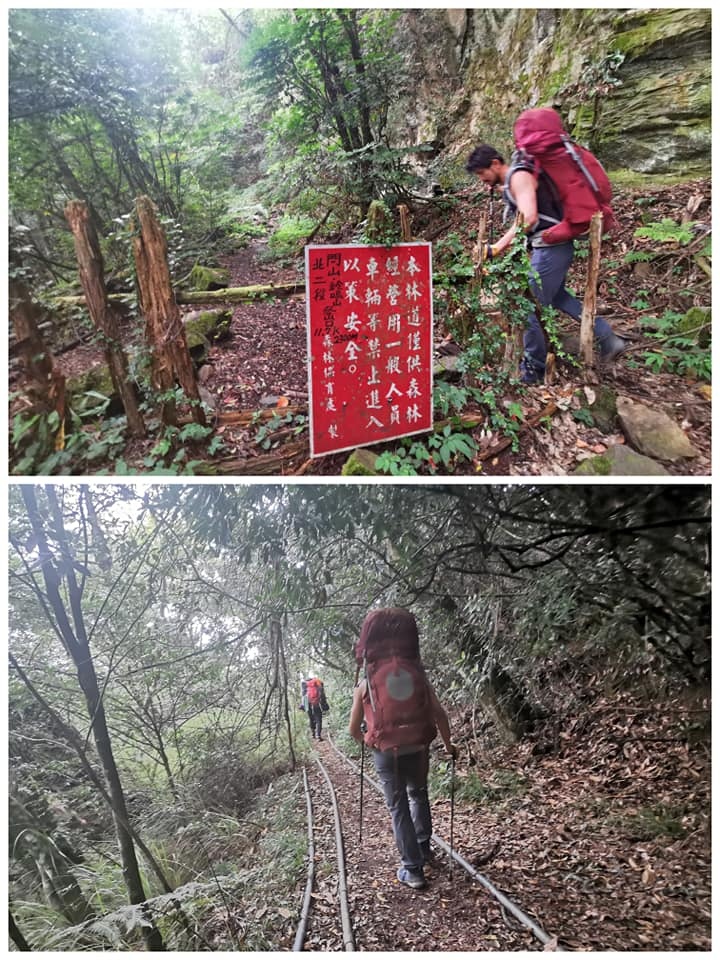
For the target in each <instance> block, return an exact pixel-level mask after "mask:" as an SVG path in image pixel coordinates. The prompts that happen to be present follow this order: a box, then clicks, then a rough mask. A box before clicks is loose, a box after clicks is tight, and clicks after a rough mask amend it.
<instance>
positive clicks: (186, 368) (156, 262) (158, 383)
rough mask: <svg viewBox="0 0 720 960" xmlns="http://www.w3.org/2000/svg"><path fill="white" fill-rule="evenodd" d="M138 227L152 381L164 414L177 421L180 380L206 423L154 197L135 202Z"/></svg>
mask: <svg viewBox="0 0 720 960" xmlns="http://www.w3.org/2000/svg"><path fill="white" fill-rule="evenodd" d="M135 212H136V216H137V219H138V224H139V230H138V233H137V236H136V237H135V239H134V241H133V247H134V253H135V264H136V267H137V278H138V286H139V288H140V305H141V309H142V312H143V314H144V315H145V340H146V342H147V345H148V347H149V349H150V354H151V374H150V376H151V382H152V386H153V389H154V390H156V391H157V392H158V393H159V394H160V395H161V404H162V418H163V422H164V423H166V424H176V423H177V410H176V405H175V401H174V399H172V392H173V390H174V389H175V384H176V382H177V384H179V386H180V387H181V388H182V389H183V391H184V392H185V395H186V397H188V399H189V400H190V403H191V409H192V417H193V420H195V422H196V423H201V424H204V423H205V414H204V412H203V408H202V405H201V402H200V394H199V392H198V386H197V381H196V379H195V370H194V368H193V364H192V360H191V358H190V353H189V351H188V346H187V339H186V337H185V328H184V326H183V323H182V319H181V317H180V310H179V309H178V305H177V302H176V300H175V294H174V293H173V289H172V283H171V280H170V268H169V267H168V262H167V241H166V239H165V232H164V231H163V228H162V226H161V225H160V222H159V220H158V217H157V210H156V208H155V204H154V203H153V202H152V200H151V199H150V198H149V197H139V198H138V199H137V200H136V201H135Z"/></svg>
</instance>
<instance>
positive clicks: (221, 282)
mask: <svg viewBox="0 0 720 960" xmlns="http://www.w3.org/2000/svg"><path fill="white" fill-rule="evenodd" d="M229 285H230V271H229V270H227V269H226V268H225V267H204V266H202V264H200V263H196V264H195V266H194V267H193V268H192V270H191V271H190V288H191V289H192V290H223V289H224V288H225V287H227V286H229Z"/></svg>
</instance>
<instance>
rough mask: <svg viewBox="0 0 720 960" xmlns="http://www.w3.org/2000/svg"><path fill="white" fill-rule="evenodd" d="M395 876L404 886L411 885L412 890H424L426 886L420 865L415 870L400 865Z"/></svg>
mask: <svg viewBox="0 0 720 960" xmlns="http://www.w3.org/2000/svg"><path fill="white" fill-rule="evenodd" d="M397 878H398V880H399V881H400V883H404V884H405V886H406V887H412V889H413V890H424V889H425V887H426V886H427V880H426V879H425V874H424V873H423V869H422V867H419V868H418V869H417V870H408V869H407V867H400V869H399V870H398V872H397Z"/></svg>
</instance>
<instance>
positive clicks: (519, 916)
mask: <svg viewBox="0 0 720 960" xmlns="http://www.w3.org/2000/svg"><path fill="white" fill-rule="evenodd" d="M328 742H329V743H330V746H331V747H332V748H333V750H334V751H335V752H336V753H337V754H339V756H340V757H341V758H342V759H343V760H344V761H345V762H346V763H349V764H350V766H351V767H353V768H354V769H355V770H357V769H358V766H357V764H356V763H355V762H354V761H353V760H351V759H350V757H348V756H346V755H345V754H344V753H343V752H342V750H340V748H339V747H337V746H336V745H335V742H334V741H333V739H332V738H331V737H328ZM365 777H366V779H367V781H368V783H371V784H372V785H373V787H375V789H376V790H377V791H378V792H379V793H383V789H382V787H381V786H380V784H379V783H378V782H377V781H376V780H373V778H372V777H368V775H367V774H365ZM430 839H431V840H434V841H435V843H436V844H437V845H438V846H439V847H441V849H443V850H444V851H445V852H446V853H447V854H448V856H451V857H452V858H453V860H455V861H456V863H459V864H460V866H461V867H462V868H463V869H464V870H466V871H467V873H469V874H470V876H471V877H472V878H473V880H477V881H478V883H480V884H481V885H482V886H483V887H485V889H486V890H487V891H488V892H489V893H491V894H492V895H493V897H495V899H496V900H497V901H498V903H501V904H502V905H503V906H504V907H505V909H506V910H508V911H509V912H510V913H512V915H513V916H514V917H515V919H516V920H519V921H520V923H521V924H522V925H523V926H524V927H526V928H527V929H528V930H530V932H531V933H532V934H533V935H534V936H535V937H537V939H538V940H539V941H540V943H542V944H543V946H544V945H545V944H547V943H550V942H551V941H553V940H554V938H553V937H550V936H548V934H547V933H545V931H544V930H543V929H542V927H539V926H538V925H537V924H536V923H535V922H534V921H533V920H531V919H530V917H528V916H527V914H525V913H523V911H522V910H521V909H520V907H518V906H516V905H515V904H514V903H513V902H512V900H509V899H508V898H507V897H506V896H505V894H504V893H502V892H501V891H500V890H498V889H497V887H495V886H493V884H492V883H491V882H490V881H489V880H488V879H487V877H485V876H483V875H482V874H481V873H479V872H478V871H477V870H476V869H475V867H473V866H471V864H469V863H468V862H467V860H466V859H465V858H464V857H461V856H460V854H459V853H457V852H456V851H455V850H451V849H450V845H449V844H447V843H446V842H445V841H444V840H443V839H442V837H439V836H438V835H437V834H436V833H433V835H432V837H431V838H430Z"/></svg>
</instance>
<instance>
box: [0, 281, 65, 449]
mask: <svg viewBox="0 0 720 960" xmlns="http://www.w3.org/2000/svg"><path fill="white" fill-rule="evenodd" d="M8 293H9V300H10V319H11V320H12V325H13V331H14V333H15V340H16V349H17V351H18V353H19V354H20V357H21V361H22V365H23V370H24V372H25V376H26V378H27V383H26V390H27V393H28V396H29V398H30V400H31V401H32V403H33V406H34V408H35V410H36V411H42V412H44V413H50V412H52V411H53V410H54V411H56V412H57V414H58V416H59V417H60V427H59V429H58V431H57V434H56V439H55V447H56V449H61V448H62V446H63V438H64V426H65V414H66V409H65V376H64V374H62V373H61V372H60V371H59V370H58V369H57V368H56V367H55V364H54V363H53V358H52V354H51V353H50V351H49V350H48V348H47V346H46V344H45V341H44V340H43V338H42V336H41V334H40V331H39V330H38V326H39V324H40V322H41V321H42V319H43V317H44V313H43V311H42V309H41V307H39V306H38V304H36V303H35V302H34V301H33V299H32V297H31V295H30V291H29V290H28V289H27V287H26V286H25V284H24V283H22V282H21V281H20V280H15V279H11V280H10V283H9V288H8Z"/></svg>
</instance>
